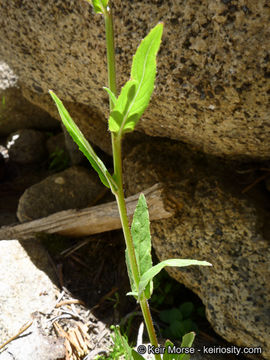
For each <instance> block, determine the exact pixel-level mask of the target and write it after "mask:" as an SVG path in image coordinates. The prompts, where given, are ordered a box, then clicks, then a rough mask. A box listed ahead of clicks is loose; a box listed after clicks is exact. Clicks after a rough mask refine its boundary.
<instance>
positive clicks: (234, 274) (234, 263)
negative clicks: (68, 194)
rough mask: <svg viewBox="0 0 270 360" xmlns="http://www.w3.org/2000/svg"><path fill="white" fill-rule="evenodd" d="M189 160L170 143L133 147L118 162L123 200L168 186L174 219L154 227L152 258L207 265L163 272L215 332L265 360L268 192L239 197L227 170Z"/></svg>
mask: <svg viewBox="0 0 270 360" xmlns="http://www.w3.org/2000/svg"><path fill="white" fill-rule="evenodd" d="M191 154H192V153H191V152H190V150H188V149H186V148H185V147H183V146H182V145H179V144H171V143H170V142H168V141H166V142H164V141H163V142H162V141H155V142H153V141H152V142H149V143H148V144H141V145H139V146H137V147H136V148H135V149H134V150H133V152H131V153H130V155H128V157H127V158H126V160H125V162H124V165H125V166H124V173H125V177H126V188H127V195H130V194H131V193H136V192H138V191H140V190H142V189H143V188H144V187H147V186H150V185H152V184H154V183H155V182H158V181H163V182H167V189H168V193H167V202H168V206H174V208H175V210H176V213H175V216H173V217H171V218H169V219H166V220H165V219H164V220H162V221H155V222H153V223H152V226H151V227H152V240H153V246H154V248H155V251H156V254H157V256H158V257H159V259H160V260H165V258H193V259H198V260H207V261H209V262H210V263H212V264H213V267H212V268H208V267H196V268H195V267H193V268H187V269H185V270H181V271H180V270H178V269H176V268H170V269H168V271H169V273H170V274H171V275H172V276H173V277H174V278H175V279H176V280H178V281H179V282H181V283H184V284H185V285H186V286H187V287H188V288H190V289H192V290H193V291H194V292H195V293H197V294H198V295H199V297H200V298H201V299H202V301H203V302H204V304H205V305H206V312H207V318H208V320H209V321H210V323H211V325H212V326H213V328H214V329H215V331H216V332H217V333H218V334H220V335H221V336H222V337H224V338H225V339H226V340H228V341H230V342H232V343H233V344H236V345H238V346H261V347H262V349H263V355H264V357H265V358H267V359H270V341H269V333H270V328H269V318H270V308H269V303H270V296H269V294H270V287H269V281H268V280H267V279H269V277H270V269H269V261H270V250H269V241H270V237H269V234H270V233H269V205H267V204H269V194H268V193H267V192H266V191H265V192H263V193H262V194H261V193H259V194H257V192H256V191H257V190H256V191H255V189H253V191H254V192H255V193H256V197H253V196H254V195H253V193H252V191H251V192H250V193H249V194H248V195H246V194H245V195H244V194H241V190H242V189H243V187H244V185H243V184H242V180H243V178H242V177H239V175H237V172H235V171H234V170H233V169H232V168H230V166H231V165H230V166H229V165H226V163H225V164H222V163H220V160H218V159H215V158H212V157H210V158H205V157H204V156H202V155H200V154H197V155H196V156H195V157H192V155H191ZM193 156H194V155H193ZM262 188H263V185H262ZM262 191H263V190H262ZM267 210H268V212H267Z"/></svg>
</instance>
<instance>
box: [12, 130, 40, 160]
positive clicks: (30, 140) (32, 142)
mask: <svg viewBox="0 0 270 360" xmlns="http://www.w3.org/2000/svg"><path fill="white" fill-rule="evenodd" d="M45 138H46V137H45V135H44V134H43V133H42V132H40V131H38V130H32V129H21V130H17V131H16V132H14V133H12V134H10V136H9V137H8V139H7V149H8V154H9V158H10V160H11V161H14V162H17V163H20V164H31V163H36V162H40V161H42V160H44V158H45V157H46V148H45Z"/></svg>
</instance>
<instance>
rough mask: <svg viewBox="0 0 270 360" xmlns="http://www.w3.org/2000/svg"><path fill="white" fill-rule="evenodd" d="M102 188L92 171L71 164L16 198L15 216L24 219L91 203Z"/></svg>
mask: <svg viewBox="0 0 270 360" xmlns="http://www.w3.org/2000/svg"><path fill="white" fill-rule="evenodd" d="M102 191H104V187H103V185H102V184H101V182H100V180H99V178H98V176H97V175H96V173H95V172H94V171H88V170H86V169H84V168H82V167H78V166H73V167H71V168H69V169H67V170H64V171H62V172H59V173H57V174H54V175H51V176H49V177H47V178H46V179H44V180H43V181H41V182H40V183H37V184H35V185H33V186H31V187H30V188H28V189H27V190H25V192H24V193H23V195H22V196H21V198H20V200H19V205H18V210H17V217H18V219H19V220H20V221H21V222H23V221H28V220H33V219H38V218H41V217H45V216H48V215H50V214H53V213H55V212H57V211H61V210H67V209H79V208H83V207H87V206H91V205H92V204H94V203H95V201H96V199H98V197H99V195H100V193H101V192H102Z"/></svg>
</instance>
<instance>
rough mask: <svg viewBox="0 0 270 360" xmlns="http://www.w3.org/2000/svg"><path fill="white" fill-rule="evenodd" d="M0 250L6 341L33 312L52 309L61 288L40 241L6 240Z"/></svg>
mask: <svg viewBox="0 0 270 360" xmlns="http://www.w3.org/2000/svg"><path fill="white" fill-rule="evenodd" d="M0 252H1V257H0V343H1V344H2V343H4V342H5V341H6V340H8V339H9V338H10V337H12V336H14V335H15V334H17V333H18V331H19V330H20V328H21V327H22V326H23V325H24V324H25V323H27V322H29V321H30V320H31V319H32V317H31V314H32V313H34V312H36V311H40V312H43V313H46V312H50V311H51V309H52V308H53V307H54V305H55V301H56V298H57V296H58V295H59V290H58V289H57V287H56V286H55V285H54V282H55V283H56V281H57V280H56V277H55V274H54V272H53V271H52V267H51V264H50V262H49V257H48V254H47V252H46V251H45V250H44V248H43V247H42V246H41V245H40V243H39V242H38V241H35V242H31V244H25V245H24V246H22V245H21V244H20V243H19V241H17V240H2V241H0ZM44 271H46V273H45V272H44ZM0 359H2V358H1V356H0Z"/></svg>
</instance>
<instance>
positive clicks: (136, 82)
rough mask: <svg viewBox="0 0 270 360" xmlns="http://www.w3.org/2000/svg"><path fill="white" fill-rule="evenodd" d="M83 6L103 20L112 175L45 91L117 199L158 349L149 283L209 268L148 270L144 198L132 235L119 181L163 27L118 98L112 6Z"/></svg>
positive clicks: (150, 85)
mask: <svg viewBox="0 0 270 360" xmlns="http://www.w3.org/2000/svg"><path fill="white" fill-rule="evenodd" d="M88 2H90V3H92V5H93V8H94V10H95V12H96V13H99V14H102V15H103V16H104V19H105V30H106V46H107V60H108V61H107V62H108V83H109V86H108V88H105V91H107V93H108V95H109V99H110V115H109V119H108V124H109V130H110V132H111V138H112V149H113V161H114V173H113V174H110V173H109V171H108V170H107V168H106V166H105V165H104V163H103V162H102V161H101V159H100V158H99V157H98V156H97V154H96V153H95V151H94V149H93V148H92V146H91V145H90V144H89V143H88V141H87V140H86V139H85V137H84V135H83V134H82V132H81V131H80V129H79V128H78V126H77V125H76V124H75V122H74V121H73V120H72V119H71V117H70V115H69V113H68V111H67V110H66V109H65V107H64V105H63V103H62V102H61V100H60V99H59V98H58V97H57V96H56V94H55V93H54V92H52V91H50V94H51V96H52V98H53V100H54V101H55V103H56V106H57V108H58V111H59V114H60V116H61V119H62V121H63V124H64V125H65V127H66V128H67V130H68V132H69V133H70V135H71V136H72V138H73V139H74V141H75V142H76V143H77V145H78V146H79V149H80V150H81V151H82V152H83V153H84V155H85V156H86V157H87V159H88V160H89V162H90V163H91V165H92V166H93V168H94V169H95V170H96V171H97V173H98V175H99V177H100V180H101V181H102V183H103V184H104V185H105V186H107V187H108V188H110V189H111V191H112V193H113V194H114V195H115V197H116V201H117V204H118V209H119V214H120V218H121V223H122V229H123V233H124V237H125V242H126V263H127V269H128V274H129V279H130V284H131V292H130V293H129V295H132V296H134V297H135V299H136V300H137V301H138V303H139V304H140V306H141V310H142V313H143V316H144V320H145V323H146V327H147V331H148V335H149V338H150V342H151V344H152V345H153V346H155V347H158V341H157V337H156V334H155V330H154V326H153V322H152V318H151V314H150V310H149V306H148V302H147V300H148V299H149V298H150V297H151V295H152V291H153V278H154V277H155V276H156V275H157V274H158V273H159V272H160V271H161V270H162V269H163V268H164V267H166V266H177V267H183V266H190V265H203V266H210V265H211V264H210V263H208V262H206V261H198V260H189V259H169V260H165V261H162V262H161V263H159V264H157V265H155V266H152V257H151V236H150V223H149V214H148V209H147V204H146V200H145V197H144V195H143V194H141V195H140V198H139V201H138V204H137V207H136V210H135V213H134V216H133V222H132V226H131V229H130V227H129V221H128V217H127V211H126V205H125V199H124V190H123V180H122V156H121V143H122V139H123V136H124V134H125V133H127V132H130V131H133V130H134V128H135V126H136V124H137V123H138V121H139V119H140V118H141V116H142V114H143V113H144V111H145V109H146V108H147V106H148V104H149V102H150V98H151V95H152V92H153V90H154V83H155V77H156V56H157V53H158V50H159V47H160V43H161V37H162V32H163V23H159V24H157V25H156V26H155V27H154V28H153V29H152V30H151V31H150V32H149V34H148V35H147V36H146V37H145V38H144V39H143V40H142V41H141V43H140V45H139V47H138V49H137V51H136V53H135V55H134V56H133V61H132V67H131V73H130V79H129V80H128V81H127V82H126V84H125V85H124V86H123V87H122V89H121V91H120V94H119V95H118V94H117V90H116V89H117V87H116V72H115V51H114V32H113V20H112V12H111V3H110V1H109V0H93V1H92V2H91V1H90V0H88ZM124 343H125V342H124ZM125 347H126V348H127V355H126V359H128V360H129V359H135V360H136V359H143V357H142V356H141V355H139V354H137V353H136V351H135V350H134V349H131V348H129V346H128V344H127V343H125ZM128 349H129V350H128ZM155 359H156V360H160V359H161V355H160V354H156V355H155ZM168 359H171V358H168ZM181 360H182V358H181Z"/></svg>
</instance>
